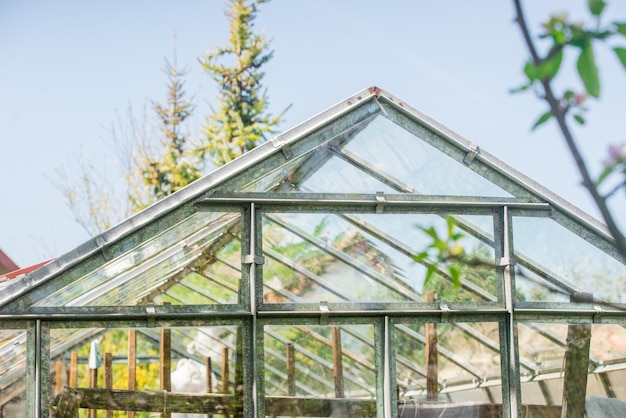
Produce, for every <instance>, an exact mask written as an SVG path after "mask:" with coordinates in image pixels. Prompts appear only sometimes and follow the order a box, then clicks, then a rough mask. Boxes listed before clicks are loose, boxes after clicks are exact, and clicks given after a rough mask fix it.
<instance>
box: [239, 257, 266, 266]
mask: <svg viewBox="0 0 626 418" xmlns="http://www.w3.org/2000/svg"><path fill="white" fill-rule="evenodd" d="M241 264H256V265H257V266H262V265H263V264H265V257H263V256H262V255H255V256H253V255H252V254H247V255H244V256H242V257H241Z"/></svg>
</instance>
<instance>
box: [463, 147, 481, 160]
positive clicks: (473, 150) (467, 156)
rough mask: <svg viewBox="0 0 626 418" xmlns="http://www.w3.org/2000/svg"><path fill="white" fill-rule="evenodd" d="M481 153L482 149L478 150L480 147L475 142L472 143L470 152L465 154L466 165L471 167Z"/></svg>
mask: <svg viewBox="0 0 626 418" xmlns="http://www.w3.org/2000/svg"><path fill="white" fill-rule="evenodd" d="M479 152H480V148H478V145H476V143H475V142H472V143H471V144H470V146H469V151H468V152H467V154H465V158H463V162H464V163H465V165H470V164H471V163H472V161H474V158H476V156H477V155H478V153H479Z"/></svg>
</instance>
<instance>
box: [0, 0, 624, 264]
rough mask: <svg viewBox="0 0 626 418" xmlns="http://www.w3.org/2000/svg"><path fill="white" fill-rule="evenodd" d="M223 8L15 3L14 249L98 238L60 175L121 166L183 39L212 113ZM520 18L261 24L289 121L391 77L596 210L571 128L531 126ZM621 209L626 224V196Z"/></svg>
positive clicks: (292, 19)
mask: <svg viewBox="0 0 626 418" xmlns="http://www.w3.org/2000/svg"><path fill="white" fill-rule="evenodd" d="M526 3H528V4H526V5H525V7H526V14H527V17H528V20H529V22H530V23H531V26H532V28H533V29H534V30H537V29H538V28H539V23H540V22H541V21H542V20H545V18H546V17H547V16H548V15H549V14H550V13H551V12H558V11H563V10H568V11H570V14H571V15H572V16H580V19H581V20H582V19H583V17H584V16H586V14H584V13H583V12H584V11H585V5H586V1H585V0H568V1H566V0H561V1H537V0H532V1H527V2H526ZM610 3H612V4H610V5H609V7H608V9H607V13H606V15H607V16H606V17H607V18H609V19H613V20H622V21H626V2H623V1H617V0H613V1H612V2H610ZM223 11H224V2H223V1H222V0H207V1H191V0H189V1H185V0H183V1H178V2H172V1H155V0H151V1H148V0H134V1H119V0H110V1H90V2H86V1H78V0H76V1H68V0H59V1H54V2H51V1H34V0H3V1H2V2H0V63H1V65H0V161H2V163H1V164H0V182H1V183H0V184H1V187H2V189H1V190H2V191H1V195H0V196H1V197H0V199H1V200H0V248H2V249H3V250H4V251H5V252H6V253H7V254H8V255H9V256H10V257H12V258H13V259H14V260H15V261H16V262H17V263H18V264H19V265H21V266H26V265H30V264H34V263H36V262H38V261H41V260H43V259H46V258H51V257H56V256H59V255H61V254H62V253H65V252H67V251H69V250H71V249H73V248H75V247H76V246H78V245H79V244H81V243H82V242H83V241H85V240H86V239H88V236H87V234H86V233H85V232H84V231H83V230H82V228H81V227H80V226H78V225H77V224H76V223H75V222H74V221H73V218H72V216H71V213H70V211H69V209H68V208H67V205H66V202H65V200H64V198H63V196H62V195H61V193H60V192H59V191H58V190H57V189H55V188H54V187H53V186H52V182H51V180H50V179H54V178H55V174H54V173H55V170H57V169H58V168H59V167H60V166H61V165H63V164H70V165H72V164H75V163H74V162H73V160H74V159H75V156H76V155H77V154H78V153H80V152H82V154H83V155H84V156H85V157H86V158H88V159H90V160H91V161H93V162H94V164H96V165H97V166H100V167H108V168H106V171H107V173H114V172H115V168H114V165H115V163H116V161H115V154H114V152H113V151H112V150H111V147H110V140H111V135H110V126H111V124H112V123H113V122H114V121H115V119H116V114H117V113H124V112H125V111H126V109H127V108H128V105H129V104H131V105H132V106H133V107H134V108H135V109H140V108H141V107H142V106H143V105H144V104H145V103H149V101H150V100H151V99H152V100H161V99H162V98H163V97H164V96H165V81H166V80H165V76H164V74H163V73H162V71H161V69H162V66H163V62H164V58H167V57H171V56H172V50H173V45H174V36H176V48H177V51H178V52H177V55H178V64H179V65H180V66H187V67H188V68H189V76H188V78H187V89H188V91H189V92H190V93H193V94H195V96H196V98H198V99H199V102H200V103H201V104H200V106H199V108H198V110H199V113H202V112H203V111H206V108H207V104H208V103H211V102H214V100H215V86H214V85H213V83H212V81H211V80H210V78H209V77H208V76H206V75H205V74H203V73H202V71H201V69H200V66H199V65H198V63H197V58H198V57H199V56H200V55H201V54H202V53H203V52H204V51H206V50H210V49H213V48H214V47H215V46H217V45H223V44H225V43H226V42H227V39H228V22H227V20H226V18H225V16H224V14H223ZM513 16H514V13H513V6H512V2H510V1H506V0H476V1H472V2H468V1H462V0H440V1H436V2H434V1H425V0H419V1H418V0H404V1H401V0H395V1H385V2H382V1H367V0H342V1H337V0H306V1H305V0H274V1H272V2H271V3H268V4H264V5H262V6H261V9H260V14H259V17H258V19H257V28H258V29H261V28H265V32H266V34H267V35H268V36H269V37H271V38H273V39H274V40H273V43H272V47H273V48H274V50H275V55H274V59H273V60H272V61H271V62H270V63H269V64H268V65H267V67H266V71H267V76H266V78H265V86H266V87H267V88H268V93H269V97H270V105H271V109H272V111H273V112H274V113H278V112H280V111H281V110H282V109H283V108H285V107H286V106H287V105H289V104H292V108H291V109H290V110H289V112H288V113H287V116H286V119H285V122H284V123H283V125H282V126H281V128H282V129H287V128H290V127H291V126H294V125H296V124H298V123H300V122H302V121H304V120H305V119H307V118H309V117H311V116H313V115H315V114H316V113H318V112H320V111H322V110H324V109H326V108H328V107H329V106H331V105H334V104H335V103H337V102H338V101H340V100H342V99H344V98H346V97H348V96H349V95H351V94H353V93H355V92H357V91H360V90H362V89H364V88H366V87H369V86H372V85H377V86H380V87H382V88H383V89H385V90H387V91H389V92H390V93H392V94H394V95H396V96H398V97H399V98H400V99H402V100H404V101H405V102H407V103H409V104H411V105H412V106H414V107H416V108H418V109H420V110H421V111H423V112H424V113H426V114H428V115H430V116H431V117H433V118H435V119H436V120H438V121H439V122H441V123H443V124H444V125H446V126H447V127H449V128H451V129H453V130H455V131H456V132H458V133H460V134H461V135H463V136H464V137H466V138H467V139H469V140H471V141H475V142H477V143H478V145H479V146H480V147H481V148H483V149H485V150H488V151H489V152H491V153H492V154H495V155H496V156H498V157H499V158H501V159H502V160H503V161H505V162H507V163H508V164H510V165H512V166H514V167H515V168H517V169H519V170H521V171H522V172H524V173H526V174H527V175H529V176H530V177H532V178H534V179H535V180H537V181H539V182H540V183H542V184H543V185H545V186H546V187H548V188H550V189H552V190H553V191H554V192H556V193H557V194H559V195H561V196H563V197H564V198H566V199H568V200H569V201H571V202H572V203H574V204H576V205H578V206H579V207H581V208H582V209H584V210H585V211H587V212H590V213H592V214H595V211H594V207H593V204H592V202H591V200H590V199H589V198H588V197H587V194H586V192H585V191H584V190H583V189H582V187H581V186H579V182H580V180H579V176H578V174H577V172H576V171H575V169H574V166H573V164H572V162H571V157H570V156H569V154H568V153H567V151H566V150H565V148H564V146H563V143H562V139H561V137H560V136H559V134H558V131H557V130H556V129H555V127H554V126H552V125H551V124H550V125H549V126H545V127H543V128H541V129H540V130H538V131H537V132H535V133H531V132H530V130H529V128H530V126H531V125H532V123H533V121H534V120H535V119H536V118H537V116H538V115H539V114H540V113H542V112H543V111H545V105H544V104H543V103H542V102H540V101H538V100H537V99H536V98H535V97H533V96H532V95H530V94H525V95H510V94H509V93H508V91H509V89H510V88H511V87H515V86H517V85H519V84H520V83H521V82H522V80H523V77H522V72H521V68H522V65H523V62H524V61H525V60H526V58H527V56H528V54H527V52H526V50H525V48H524V45H523V44H522V38H521V36H520V33H519V29H518V28H517V26H516V25H515V24H514V23H513ZM623 44H624V45H625V46H626V41H625V42H623ZM597 55H598V59H599V61H600V65H601V79H602V83H603V91H602V99H601V100H600V101H599V102H598V101H592V102H590V104H589V105H590V111H589V112H588V125H587V126H586V127H584V128H582V129H581V128H576V129H575V135H576V137H577V139H578V141H579V143H580V145H581V148H582V149H583V150H584V152H585V155H586V157H587V159H588V161H589V163H590V165H591V167H592V169H593V170H594V171H595V172H596V173H597V172H598V171H599V170H600V168H601V164H600V161H601V160H602V158H603V157H604V155H605V154H606V149H607V146H608V144H609V143H612V142H624V141H626V133H625V130H624V123H623V120H624V117H625V115H624V109H625V106H624V105H625V104H626V103H625V99H624V98H625V97H626V72H624V70H623V69H621V68H620V66H619V65H618V63H617V60H616V59H615V58H614V57H613V56H612V53H611V51H609V50H608V49H606V48H605V49H604V50H603V51H602V52H600V51H598V53H597ZM573 62H574V57H569V60H568V63H569V64H570V66H571V67H573ZM568 82H569V83H570V84H573V85H575V86H578V84H576V83H577V80H575V79H571V80H568ZM107 141H108V142H107ZM615 210H616V211H619V214H618V217H620V218H621V224H622V225H625V224H626V220H625V219H624V218H626V215H624V213H626V204H624V199H622V200H621V201H620V202H619V204H618V205H617V207H616V208H615Z"/></svg>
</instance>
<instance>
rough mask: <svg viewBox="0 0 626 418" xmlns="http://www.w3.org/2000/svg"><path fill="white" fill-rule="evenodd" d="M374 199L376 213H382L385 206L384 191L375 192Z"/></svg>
mask: <svg viewBox="0 0 626 418" xmlns="http://www.w3.org/2000/svg"><path fill="white" fill-rule="evenodd" d="M376 201H377V202H378V204H377V205H376V213H383V210H384V208H385V202H386V200H385V192H376Z"/></svg>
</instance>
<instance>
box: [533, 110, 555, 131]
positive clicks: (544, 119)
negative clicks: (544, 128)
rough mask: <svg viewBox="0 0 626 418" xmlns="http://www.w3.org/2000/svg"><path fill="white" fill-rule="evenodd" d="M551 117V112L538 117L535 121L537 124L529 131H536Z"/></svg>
mask: <svg viewBox="0 0 626 418" xmlns="http://www.w3.org/2000/svg"><path fill="white" fill-rule="evenodd" d="M551 117H552V111H551V110H548V111H547V112H546V113H544V114H543V115H541V116H540V117H539V119H537V122H535V124H534V125H533V127H532V128H531V130H535V129H537V127H538V126H539V125H541V124H543V123H545V122H546V121H547V120H548V119H550V118H551Z"/></svg>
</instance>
